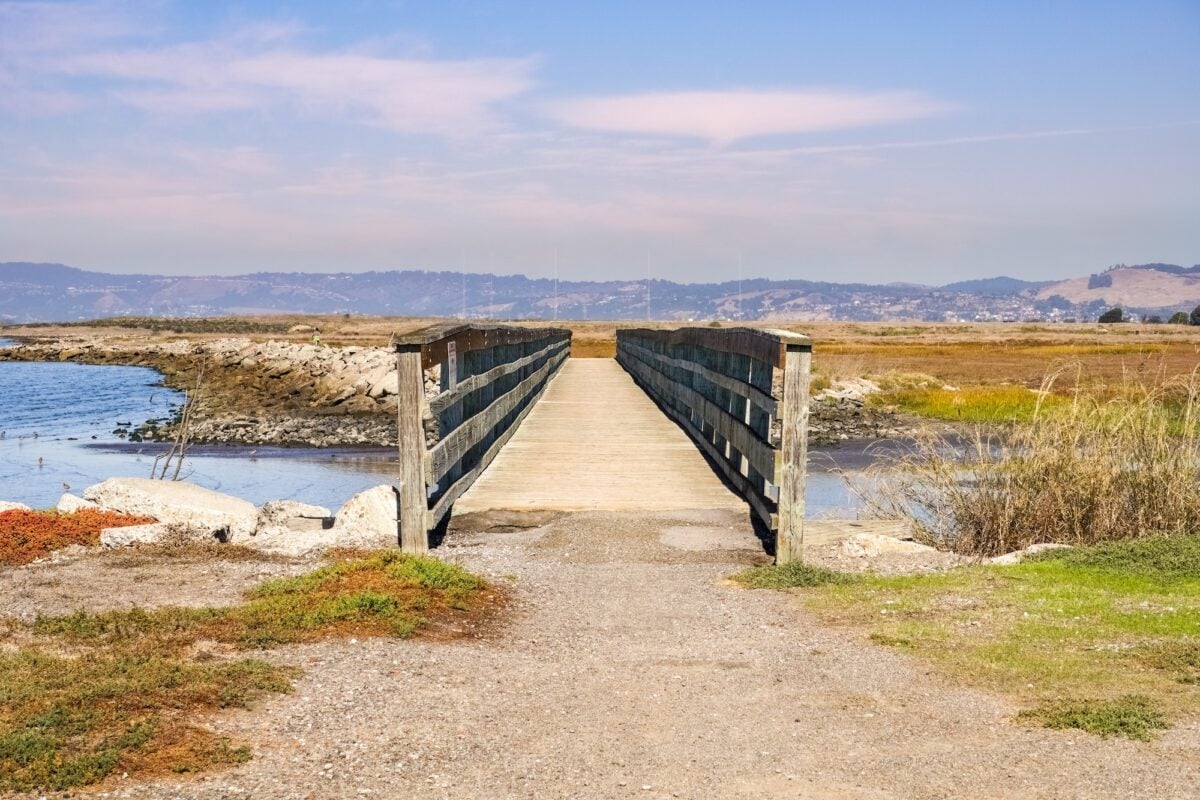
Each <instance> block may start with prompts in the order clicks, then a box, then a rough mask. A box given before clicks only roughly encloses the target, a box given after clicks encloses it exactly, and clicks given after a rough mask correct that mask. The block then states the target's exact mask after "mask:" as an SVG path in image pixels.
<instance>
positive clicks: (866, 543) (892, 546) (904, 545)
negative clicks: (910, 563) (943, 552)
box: [842, 533, 937, 558]
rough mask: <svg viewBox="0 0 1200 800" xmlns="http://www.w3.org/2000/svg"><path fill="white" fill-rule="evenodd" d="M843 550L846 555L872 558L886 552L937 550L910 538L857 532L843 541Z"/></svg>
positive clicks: (929, 551)
mask: <svg viewBox="0 0 1200 800" xmlns="http://www.w3.org/2000/svg"><path fill="white" fill-rule="evenodd" d="M842 551H843V552H845V553H846V555H850V556H856V557H859V558H863V557H866V558H872V557H874V556H880V555H883V554H884V553H934V552H937V551H936V550H935V549H934V548H932V547H930V546H929V545H924V544H921V543H920V542H913V541H910V540H908V539H897V538H896V537H895V536H884V535H883V534H880V533H856V534H854V535H852V536H851V537H850V538H848V539H846V540H845V541H844V542H842Z"/></svg>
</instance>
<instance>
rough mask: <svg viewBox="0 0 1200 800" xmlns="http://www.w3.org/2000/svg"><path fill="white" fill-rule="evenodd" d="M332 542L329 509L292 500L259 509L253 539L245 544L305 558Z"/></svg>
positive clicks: (331, 520) (270, 551)
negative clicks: (304, 556)
mask: <svg viewBox="0 0 1200 800" xmlns="http://www.w3.org/2000/svg"><path fill="white" fill-rule="evenodd" d="M335 543H336V534H335V533H334V531H333V515H332V513H331V512H330V511H329V509H327V508H323V507H321V506H313V505H308V504H307V503H299V502H296V501H294V500H273V501H271V502H270V503H267V504H266V505H264V506H263V507H262V508H260V509H259V510H258V521H257V524H256V525H255V527H254V536H252V537H250V539H248V540H246V541H245V542H244V544H246V545H247V546H248V547H253V548H254V549H255V550H262V551H263V552H266V553H274V554H277V555H285V556H303V555H307V554H309V553H313V552H317V551H319V550H325V549H327V548H330V547H333V546H334V544H335Z"/></svg>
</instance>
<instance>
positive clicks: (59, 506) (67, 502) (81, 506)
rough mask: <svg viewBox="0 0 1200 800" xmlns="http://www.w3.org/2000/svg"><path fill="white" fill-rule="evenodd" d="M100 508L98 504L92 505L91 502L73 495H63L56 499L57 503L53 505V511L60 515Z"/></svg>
mask: <svg viewBox="0 0 1200 800" xmlns="http://www.w3.org/2000/svg"><path fill="white" fill-rule="evenodd" d="M100 508H101V506H100V504H99V503H93V502H92V501H91V500H84V499H83V498H82V497H76V496H75V495H73V494H64V495H63V496H62V497H60V498H58V503H56V504H55V506H54V510H55V511H57V512H58V513H60V514H74V513H75V512H76V511H84V510H89V509H90V510H95V511H99V510H100Z"/></svg>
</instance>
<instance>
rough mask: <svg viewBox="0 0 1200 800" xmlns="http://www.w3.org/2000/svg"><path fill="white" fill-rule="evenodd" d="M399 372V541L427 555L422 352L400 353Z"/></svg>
mask: <svg viewBox="0 0 1200 800" xmlns="http://www.w3.org/2000/svg"><path fill="white" fill-rule="evenodd" d="M396 371H397V380H398V383H399V391H398V393H397V395H396V409H397V417H396V424H397V434H398V437H399V445H400V480H399V484H400V489H399V503H400V508H399V513H398V515H397V516H398V518H399V527H400V529H399V532H398V536H397V541H398V543H399V545H400V547H401V548H403V550H404V551H405V552H406V553H424V552H426V551H428V550H429V529H428V527H427V526H426V518H427V516H428V499H427V497H426V494H425V468H424V466H425V465H424V462H425V428H424V426H423V425H422V424H421V419H422V416H423V411H422V405H423V404H424V402H425V375H424V371H423V370H422V368H421V354H420V352H417V351H409V352H401V353H397V354H396Z"/></svg>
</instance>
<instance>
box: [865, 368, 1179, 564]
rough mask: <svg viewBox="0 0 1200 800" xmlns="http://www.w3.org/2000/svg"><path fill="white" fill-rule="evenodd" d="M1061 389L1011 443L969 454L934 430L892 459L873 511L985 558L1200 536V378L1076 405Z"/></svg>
mask: <svg viewBox="0 0 1200 800" xmlns="http://www.w3.org/2000/svg"><path fill="white" fill-rule="evenodd" d="M1051 389H1053V377H1052V378H1050V379H1047V382H1046V384H1045V386H1044V390H1043V392H1042V393H1041V395H1040V399H1039V400H1036V401H1035V402H1034V403H1033V405H1032V407H1031V408H1030V409H1028V413H1027V414H1025V415H1024V416H1027V419H1024V420H1022V421H1021V424H1017V425H1014V426H1012V427H1011V428H1010V429H1008V430H1007V431H1006V432H1005V433H1004V434H1003V435H1002V436H997V435H990V434H987V433H985V432H983V431H979V432H977V433H976V436H975V438H974V439H973V440H972V441H970V442H968V443H967V444H966V445H965V447H960V446H959V444H958V443H957V442H956V441H949V440H947V439H946V438H945V437H943V436H941V435H937V434H932V433H931V434H928V435H927V436H926V437H923V438H920V439H918V441H917V442H916V444H915V447H914V449H913V450H912V451H911V452H909V453H906V454H904V455H902V456H900V457H899V458H897V459H894V460H893V459H885V460H884V461H883V462H881V463H880V464H879V465H877V467H876V468H875V474H874V476H873V479H872V480H870V481H868V482H867V484H866V491H865V493H864V494H865V498H866V500H867V502H868V505H869V506H871V508H872V510H873V511H874V512H875V513H877V514H881V515H883V516H885V517H902V518H907V519H909V520H910V521H911V522H912V523H913V526H914V528H915V529H916V530H917V531H918V532H919V533H920V534H921V536H922V537H923V538H924V539H925V540H926V541H927V542H929V543H931V544H934V545H936V546H940V547H945V548H949V549H953V550H956V551H958V552H961V553H967V554H972V555H980V556H994V555H1000V554H1002V553H1008V552H1011V551H1013V550H1018V549H1021V548H1024V547H1028V546H1029V545H1031V544H1035V543H1039V542H1057V543H1062V544H1070V545H1087V544H1094V543H1097V542H1104V541H1110V540H1115V539H1132V538H1140V537H1147V536H1179V535H1184V534H1189V533H1194V532H1196V531H1200V376H1198V375H1197V374H1196V373H1192V374H1189V375H1188V376H1187V377H1185V378H1178V379H1174V380H1172V381H1168V382H1166V383H1163V384H1162V385H1155V386H1147V385H1139V384H1127V385H1126V386H1124V387H1123V388H1122V390H1121V391H1120V392H1118V393H1114V394H1111V395H1103V394H1093V393H1086V392H1078V393H1076V394H1075V395H1074V397H1073V398H1072V399H1070V400H1065V399H1062V398H1061V397H1060V396H1058V395H1055V394H1053V393H1052V392H1051ZM1020 391H1024V390H1020ZM1026 394H1032V393H1026ZM1009 415H1010V417H1011V416H1013V413H1012V410H1011V409H1009Z"/></svg>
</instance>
